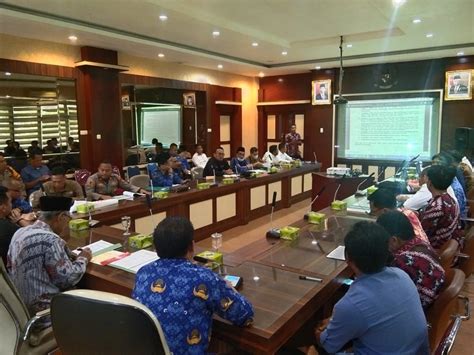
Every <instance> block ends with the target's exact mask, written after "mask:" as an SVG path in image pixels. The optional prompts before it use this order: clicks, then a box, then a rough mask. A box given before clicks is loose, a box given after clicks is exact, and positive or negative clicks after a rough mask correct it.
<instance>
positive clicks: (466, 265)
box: [459, 226, 474, 277]
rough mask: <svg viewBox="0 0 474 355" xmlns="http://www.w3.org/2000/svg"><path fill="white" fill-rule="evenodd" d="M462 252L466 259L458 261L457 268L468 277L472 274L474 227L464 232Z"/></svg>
mask: <svg viewBox="0 0 474 355" xmlns="http://www.w3.org/2000/svg"><path fill="white" fill-rule="evenodd" d="M462 252H463V254H466V256H467V259H460V265H459V268H460V269H461V270H462V271H464V274H465V275H466V277H469V276H471V274H472V273H473V272H474V226H471V227H469V229H468V230H467V232H466V235H465V238H464V249H463V250H462Z"/></svg>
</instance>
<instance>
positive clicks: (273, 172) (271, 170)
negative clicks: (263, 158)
mask: <svg viewBox="0 0 474 355" xmlns="http://www.w3.org/2000/svg"><path fill="white" fill-rule="evenodd" d="M277 172H278V168H277V167H276V166H272V167H271V168H270V170H269V171H268V173H269V174H275V173H277Z"/></svg>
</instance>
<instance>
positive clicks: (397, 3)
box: [392, 0, 406, 6]
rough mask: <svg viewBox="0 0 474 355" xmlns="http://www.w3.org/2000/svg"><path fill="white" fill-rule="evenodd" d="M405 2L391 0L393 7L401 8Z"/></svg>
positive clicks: (404, 0) (402, 0)
mask: <svg viewBox="0 0 474 355" xmlns="http://www.w3.org/2000/svg"><path fill="white" fill-rule="evenodd" d="M405 2H406V0H392V3H393V5H394V6H401V5H403V4H404V3H405Z"/></svg>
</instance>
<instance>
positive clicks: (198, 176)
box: [191, 166, 204, 180]
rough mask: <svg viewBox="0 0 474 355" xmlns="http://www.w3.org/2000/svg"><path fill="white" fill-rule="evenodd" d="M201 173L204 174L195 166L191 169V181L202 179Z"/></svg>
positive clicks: (202, 170)
mask: <svg viewBox="0 0 474 355" xmlns="http://www.w3.org/2000/svg"><path fill="white" fill-rule="evenodd" d="M203 173H204V169H203V168H202V167H200V166H195V167H194V168H191V175H192V177H193V180H195V179H202V174H203Z"/></svg>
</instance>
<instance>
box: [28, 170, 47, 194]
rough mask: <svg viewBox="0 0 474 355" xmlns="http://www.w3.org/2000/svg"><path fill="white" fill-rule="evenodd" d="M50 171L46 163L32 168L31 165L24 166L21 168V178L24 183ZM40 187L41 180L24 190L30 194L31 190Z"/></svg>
mask: <svg viewBox="0 0 474 355" xmlns="http://www.w3.org/2000/svg"><path fill="white" fill-rule="evenodd" d="M49 174H50V171H49V168H48V167H47V166H46V165H41V166H40V167H38V168H33V167H32V166H31V165H27V166H25V167H24V168H23V169H22V170H21V179H22V180H23V182H24V183H27V182H31V181H34V180H36V179H38V178H40V177H41V176H43V175H49ZM40 188H41V182H37V183H36V185H35V186H33V187H31V188H29V189H27V190H26V193H27V195H29V194H31V193H32V192H34V191H36V190H39V189H40Z"/></svg>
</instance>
